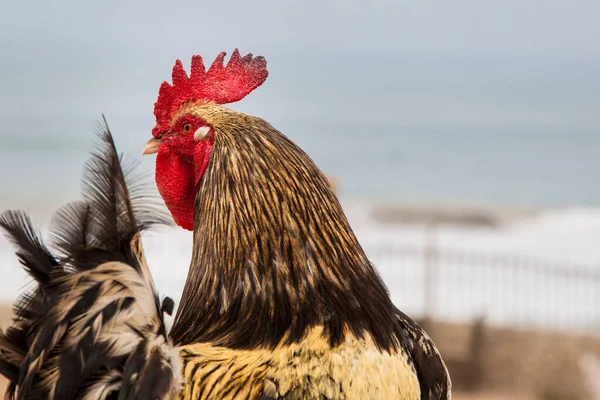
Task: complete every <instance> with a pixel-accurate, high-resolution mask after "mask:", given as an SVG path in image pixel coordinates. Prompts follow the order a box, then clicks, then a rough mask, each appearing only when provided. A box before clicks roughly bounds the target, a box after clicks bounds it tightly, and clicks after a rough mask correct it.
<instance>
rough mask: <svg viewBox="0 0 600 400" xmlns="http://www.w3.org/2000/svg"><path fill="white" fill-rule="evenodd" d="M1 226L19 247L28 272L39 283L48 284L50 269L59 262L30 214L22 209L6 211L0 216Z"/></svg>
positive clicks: (18, 251) (18, 253) (21, 258)
mask: <svg viewBox="0 0 600 400" xmlns="http://www.w3.org/2000/svg"><path fill="white" fill-rule="evenodd" d="M0 227H2V229H4V231H5V233H6V236H7V238H8V239H9V240H10V241H11V242H13V244H14V245H15V246H16V247H17V251H16V254H17V257H18V258H19V261H20V262H21V264H22V265H23V267H24V268H25V270H26V271H27V273H29V275H31V276H32V277H33V278H34V279H35V280H36V281H37V282H38V283H41V284H46V283H47V282H48V280H49V274H50V270H51V269H52V267H54V266H56V265H58V262H57V261H56V260H55V259H54V257H53V256H52V254H50V252H49V251H48V249H47V248H46V246H45V245H44V243H43V242H42V239H41V238H40V237H39V236H38V234H37V232H36V231H35V228H34V227H33V224H32V222H31V219H30V218H29V216H28V215H27V214H25V213H24V212H22V211H15V210H9V211H5V212H4V213H2V215H1V216H0Z"/></svg>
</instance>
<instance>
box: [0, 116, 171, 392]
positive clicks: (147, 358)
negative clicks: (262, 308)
mask: <svg viewBox="0 0 600 400" xmlns="http://www.w3.org/2000/svg"><path fill="white" fill-rule="evenodd" d="M99 139H100V143H99V145H98V146H97V148H96V149H95V151H94V152H93V153H92V155H91V157H90V160H89V161H88V163H87V164H86V166H85V169H84V174H83V185H82V187H83V190H82V192H83V200H82V201H78V202H73V203H70V204H67V205H66V206H64V207H62V208H61V209H60V210H59V211H58V212H57V213H56V214H55V215H54V217H53V219H52V223H51V226H50V237H51V239H52V244H53V246H50V247H49V248H48V247H46V246H45V245H44V243H43V241H42V240H41V238H40V236H39V235H38V234H37V233H36V230H35V229H34V227H33V224H32V223H31V221H30V220H29V217H28V216H27V215H26V214H24V213H23V212H20V211H7V212H5V213H4V214H2V216H0V227H2V228H3V229H4V230H5V232H6V234H7V236H8V237H9V239H10V240H11V241H12V242H13V243H14V244H15V245H16V247H17V256H18V258H19V260H20V262H21V264H22V265H23V267H24V269H25V270H26V271H27V272H28V273H29V275H30V276H31V277H32V278H33V279H34V280H35V282H36V284H37V286H36V287H35V289H34V290H32V291H30V292H28V293H25V294H24V295H22V296H21V298H20V299H19V300H18V301H17V302H16V303H15V318H14V321H13V324H12V326H10V327H9V328H8V329H7V330H6V332H0V373H1V374H3V375H4V376H6V377H7V378H8V379H9V380H10V387H9V390H8V392H7V394H6V399H14V400H16V399H18V400H21V399H47V398H60V399H65V400H68V399H82V400H87V399H109V398H117V396H118V398H122V399H141V398H149V397H147V395H151V396H152V397H151V398H159V399H163V398H170V397H172V396H173V395H174V394H175V393H176V391H177V387H178V382H179V363H180V362H179V355H178V352H177V349H176V348H174V347H173V346H172V344H171V343H170V341H169V339H168V338H167V335H166V328H165V324H164V320H163V311H172V308H173V306H172V304H171V303H172V300H171V303H169V300H170V299H169V300H163V302H162V303H161V301H160V298H159V296H158V294H157V293H156V290H155V287H154V282H153V281H152V277H151V275H150V272H149V270H148V267H147V265H146V263H145V260H144V255H143V249H142V247H141V239H140V235H141V233H142V232H143V231H144V230H145V229H147V228H149V227H150V226H152V225H155V224H165V223H168V222H169V221H170V218H169V216H168V214H167V213H166V212H165V211H164V210H163V209H162V208H161V207H160V204H161V203H160V200H159V199H157V198H156V197H155V196H153V195H152V193H151V190H150V189H149V188H148V186H147V185H144V184H143V183H141V182H143V181H141V180H140V178H141V177H140V174H139V171H138V169H136V168H135V166H134V165H132V164H130V163H127V162H126V161H125V160H123V158H122V157H120V156H119V155H118V153H117V150H116V147H115V144H114V141H113V139H112V136H111V133H110V131H109V130H108V127H107V126H106V125H104V126H103V129H102V131H101V132H100V134H99ZM150 388H152V390H150V391H149V389H150Z"/></svg>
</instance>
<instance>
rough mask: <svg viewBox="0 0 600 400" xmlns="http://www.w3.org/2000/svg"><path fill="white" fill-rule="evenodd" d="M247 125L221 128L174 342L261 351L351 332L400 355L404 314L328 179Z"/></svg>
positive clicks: (277, 139)
mask: <svg viewBox="0 0 600 400" xmlns="http://www.w3.org/2000/svg"><path fill="white" fill-rule="evenodd" d="M247 118H251V123H248V121H245V123H244V124H239V125H238V124H235V123H231V124H228V125H227V126H223V127H220V129H215V144H214V146H213V150H212V155H211V161H210V164H209V166H208V168H207V171H206V173H205V175H204V177H203V178H202V181H201V183H200V184H199V188H198V195H197V197H196V204H195V221H194V227H195V229H194V250H193V255H192V263H191V266H190V270H189V273H188V278H187V281H186V284H185V288H184V291H183V295H182V299H181V303H180V306H179V310H178V312H177V316H176V319H175V323H174V326H173V329H172V330H171V336H172V337H173V339H174V340H175V341H176V342H177V343H180V344H189V343H195V342H212V343H214V344H216V345H222V346H227V347H231V348H256V347H260V346H275V345H277V344H278V343H280V342H281V341H282V340H284V341H290V342H291V341H297V340H299V339H300V338H301V337H302V336H303V335H304V334H305V333H306V332H307V329H308V328H311V327H313V326H316V325H323V326H324V327H325V331H324V332H325V334H326V335H328V336H329V339H330V342H331V344H332V345H336V344H338V343H339V342H340V341H341V340H342V339H343V338H344V335H345V333H346V332H348V331H350V332H352V333H353V334H355V335H357V336H362V335H363V334H365V333H368V334H370V335H371V336H372V337H373V339H374V340H375V342H376V343H377V344H378V345H379V346H380V347H382V348H386V349H391V348H392V347H394V343H395V341H394V331H395V327H394V325H395V324H394V321H395V318H394V313H395V307H394V306H393V304H392V302H391V300H390V298H389V295H388V293H387V289H386V288H385V286H384V284H383V283H382V282H381V279H380V278H379V276H378V275H377V273H376V272H375V270H374V269H373V267H372V265H371V264H370V262H369V260H368V259H367V257H366V255H365V253H364V252H363V250H362V248H361V246H360V245H359V243H358V241H357V239H356V237H355V235H354V233H353V232H352V230H351V228H350V226H349V224H348V221H347V219H346V217H345V215H344V213H343V211H342V208H341V206H340V204H339V202H338V200H337V198H336V196H335V195H334V193H333V192H332V190H331V188H330V185H329V183H328V182H327V180H326V178H325V176H324V175H323V174H322V173H321V172H320V171H319V169H318V168H317V167H316V165H315V164H314V163H313V161H312V160H311V159H310V158H309V157H308V156H307V155H306V154H305V153H304V152H303V151H302V150H301V149H300V148H298V147H297V146H296V145H295V144H294V143H292V142H291V141H290V140H289V139H288V138H286V137H285V136H284V135H282V134H281V133H279V132H278V131H277V130H275V129H274V128H273V127H271V126H270V125H269V124H268V123H266V122H264V121H263V120H260V119H258V118H254V117H247Z"/></svg>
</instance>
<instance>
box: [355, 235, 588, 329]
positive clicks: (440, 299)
mask: <svg viewBox="0 0 600 400" xmlns="http://www.w3.org/2000/svg"><path fill="white" fill-rule="evenodd" d="M365 251H366V252H367V253H368V255H369V257H370V259H371V260H372V261H373V263H374V264H375V266H376V268H378V270H379V272H380V273H381V275H382V277H383V279H384V281H385V282H386V284H387V285H388V287H389V289H390V293H391V295H392V298H393V300H394V302H395V303H396V305H397V306H398V307H399V308H400V309H402V310H404V311H406V312H408V313H409V314H410V315H412V316H414V317H431V318H434V319H441V320H454V321H456V320H458V321H472V320H473V319H476V318H479V317H484V319H485V320H486V322H487V323H490V324H493V325H505V326H513V327H522V328H539V329H544V330H551V331H570V332H573V331H575V332H579V333H585V334H592V335H598V334H600V266H599V265H585V264H568V265H567V264H561V263H556V262H552V261H550V260H543V259H536V258H527V257H520V256H516V255H509V254H489V253H478V252H470V251H461V250H454V249H451V248H442V247H437V246H435V245H434V242H431V243H430V244H429V245H424V246H422V247H417V246H403V245H400V244H393V245H392V244H377V243H375V244H371V245H367V246H365Z"/></svg>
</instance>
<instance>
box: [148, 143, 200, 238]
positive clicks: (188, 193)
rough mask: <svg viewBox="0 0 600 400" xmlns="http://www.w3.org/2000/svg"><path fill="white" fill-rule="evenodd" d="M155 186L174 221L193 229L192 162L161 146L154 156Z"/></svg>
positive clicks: (194, 194)
mask: <svg viewBox="0 0 600 400" xmlns="http://www.w3.org/2000/svg"><path fill="white" fill-rule="evenodd" d="M155 179H156V186H157V187H158V191H159V192H160V195H161V196H162V198H163V200H164V201H165V204H166V205H167V208H168V209H169V211H170V212H171V214H172V215H173V219H174V220H175V223H176V224H177V225H179V226H181V227H182V228H184V229H187V230H190V231H191V230H193V229H194V200H195V198H196V185H195V179H194V164H193V163H192V160H187V159H185V158H183V157H181V156H180V155H177V154H175V153H174V151H173V149H172V148H171V147H169V146H161V147H160V149H159V151H158V155H157V156H156V175H155Z"/></svg>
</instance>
